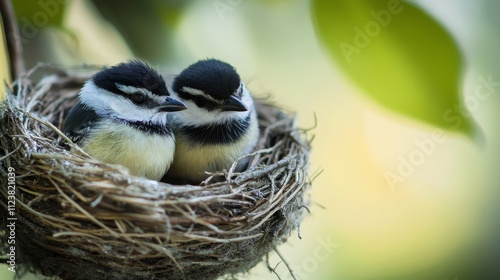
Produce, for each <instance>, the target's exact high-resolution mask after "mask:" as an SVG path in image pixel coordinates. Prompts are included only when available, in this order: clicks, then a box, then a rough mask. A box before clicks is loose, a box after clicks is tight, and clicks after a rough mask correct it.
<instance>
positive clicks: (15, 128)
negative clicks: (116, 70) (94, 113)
mask: <svg viewBox="0 0 500 280" xmlns="http://www.w3.org/2000/svg"><path fill="white" fill-rule="evenodd" d="M95 71H96V69H94V68H91V67H90V68H88V67H82V68H81V69H63V68H57V67H54V66H48V65H41V66H38V67H37V68H36V69H34V70H32V71H31V72H29V73H28V75H27V76H26V77H24V78H22V79H20V80H19V81H17V82H16V83H15V84H14V89H13V90H8V101H7V102H2V103H1V105H0V131H1V134H2V135H3V136H2V137H1V138H0V173H1V176H0V185H1V186H2V188H0V196H1V199H0V211H1V212H2V217H4V219H2V222H3V223H4V224H5V223H6V222H7V221H6V218H5V217H7V210H8V206H7V200H8V195H9V194H8V192H7V188H6V187H5V186H7V174H8V168H9V167H11V168H13V170H15V171H14V173H15V175H16V180H15V184H16V195H15V196H16V199H15V211H16V213H15V214H16V217H17V226H16V238H17V239H18V240H19V241H18V242H17V243H16V244H17V245H16V250H17V255H18V262H21V263H22V264H23V265H26V266H27V267H30V268H33V269H35V270H36V271H39V272H41V273H42V274H43V275H46V276H56V277H59V278H62V279H141V278H148V279H214V278H217V277H219V276H221V275H226V274H233V275H234V274H236V273H239V272H245V271H248V270H249V269H250V268H251V267H253V266H255V265H256V264H257V263H258V262H260V261H261V260H262V259H263V257H264V256H266V255H267V254H268V253H269V252H270V251H272V250H273V249H274V248H276V246H277V245H278V244H280V243H282V242H284V241H285V240H286V238H288V237H289V236H290V234H291V233H292V231H293V230H294V229H296V228H297V227H298V226H299V224H300V222H301V220H302V218H303V216H304V214H305V213H306V212H307V211H306V210H307V206H308V204H309V199H308V191H307V190H308V188H309V187H310V180H309V178H308V175H307V174H308V170H309V154H310V142H309V141H308V139H307V135H306V133H305V131H304V130H299V129H298V128H297V125H296V120H295V118H292V117H290V116H288V115H287V114H285V113H283V111H282V110H281V109H279V108H278V107H276V106H274V105H272V104H269V102H267V101H263V100H257V102H256V108H257V112H258V116H259V125H260V128H261V136H260V139H259V142H258V145H257V148H256V150H255V152H254V153H252V154H250V155H247V156H246V157H250V164H249V166H248V168H247V170H245V171H243V172H239V173H237V172H234V167H235V166H236V163H235V164H233V166H232V167H231V168H229V169H228V170H223V171H220V172H217V173H215V174H212V175H211V176H210V177H209V178H208V179H207V180H206V181H205V182H204V183H202V184H200V185H171V184H167V183H162V182H157V181H151V180H147V179H144V178H138V177H133V176H130V175H128V173H127V170H126V169H125V168H123V167H121V166H117V165H110V164H105V163H101V162H98V161H96V160H95V159H92V158H91V157H89V156H88V155H86V154H85V153H84V152H83V151H81V150H79V149H78V147H77V146H76V145H74V144H71V143H70V142H69V140H68V139H67V138H65V136H64V135H63V134H62V133H61V132H60V131H59V130H58V128H59V126H60V124H61V123H62V120H63V119H64V115H65V113H66V112H67V111H68V109H69V108H70V107H71V106H72V105H73V104H74V102H75V101H76V98H77V93H78V91H79V89H80V88H81V86H82V85H83V83H84V81H85V80H86V79H88V78H89V77H90V76H91V75H92V74H93V73H94V72H95ZM40 73H41V74H40ZM34 75H43V76H44V78H43V79H41V80H40V81H39V82H34V81H32V79H33V78H32V77H33V76H34ZM68 147H72V148H73V149H71V151H70V149H69V148H68ZM11 170H12V169H11ZM215 178H218V179H217V180H216V179H215ZM221 178H222V179H221ZM305 211H306V212H305ZM2 228H5V227H2ZM5 238H6V236H5V232H4V236H3V238H2V250H3V251H4V252H5V251H6V250H5V249H6V242H5V241H6V239H5Z"/></svg>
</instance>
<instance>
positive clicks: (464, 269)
mask: <svg viewBox="0 0 500 280" xmlns="http://www.w3.org/2000/svg"><path fill="white" fill-rule="evenodd" d="M14 2H15V3H14V5H15V9H16V14H17V18H18V23H19V27H20V32H21V38H22V46H23V48H24V55H25V59H26V66H27V68H28V69H29V68H30V67H32V66H33V65H35V64H36V63H37V62H52V63H57V64H62V65H68V66H74V65H81V64H83V63H85V64H107V65H112V64H116V63H119V62H121V61H124V60H126V59H129V58H134V57H140V58H142V59H144V60H147V61H148V62H149V63H151V64H152V65H154V66H155V67H157V68H159V69H162V71H163V72H164V73H177V72H179V71H181V70H182V69H183V68H185V67H187V66H188V65H189V64H191V63H193V62H195V61H196V60H199V59H203V58H207V57H215V58H218V59H221V60H224V61H227V62H228V63H230V64H232V65H233V66H235V67H236V69H237V70H238V72H239V73H240V75H241V76H242V78H243V79H244V80H245V81H246V83H247V85H248V87H249V88H250V89H251V91H252V92H253V93H254V95H255V96H262V97H263V96H271V98H272V100H274V101H276V102H277V103H278V104H280V105H281V106H282V107H283V108H285V109H287V110H289V111H290V112H292V113H296V114H297V116H298V119H299V123H300V126H301V127H303V128H311V127H314V126H315V125H316V127H315V129H314V130H312V133H313V134H315V135H316V137H315V140H314V142H313V153H312V159H311V161H312V168H311V174H316V173H318V172H320V171H321V170H322V171H323V172H322V173H321V174H320V175H319V176H318V177H317V178H316V179H315V180H314V182H313V186H312V190H311V198H312V205H311V207H310V210H311V214H310V215H308V216H307V217H306V219H305V220H304V222H303V223H302V225H301V227H300V235H301V236H302V239H299V238H298V234H297V233H295V234H292V236H290V238H289V239H288V241H287V242H286V243H285V244H283V245H282V246H280V247H279V248H278V250H279V251H280V253H281V254H282V255H283V256H285V258H286V261H287V262H288V265H289V266H290V268H291V269H292V270H293V272H294V274H295V276H296V278H297V279H338V280H346V279H347V280H348V279H352V280H359V279H366V280H382V279H389V280H391V279H394V280H396V279H429V280H430V279H436V280H445V279H447V280H458V279H460V280H463V279H500V268H499V265H498V264H500V241H499V236H500V216H499V214H498V213H500V188H499V184H498V181H499V180H500V172H498V169H499V167H498V166H496V164H498V162H499V159H500V145H499V144H500V130H499V128H500V127H499V124H498V120H500V110H499V109H498V108H499V106H500V55H499V50H500V33H499V31H498V26H500V25H499V24H500V19H499V17H498V12H499V11H500V2H499V1H495V0H479V1H467V0H441V1H432V0H415V1H411V2H410V1H409V3H408V5H411V6H412V7H416V9H418V10H419V11H423V12H424V14H425V15H427V16H428V20H430V21H433V22H436V23H437V24H438V25H439V26H441V28H443V30H445V32H446V36H449V37H450V38H452V40H453V41H454V44H455V48H456V49H450V50H449V52H450V53H451V52H457V53H458V54H460V55H459V59H460V61H459V62H460V65H461V66H460V67H459V68H457V66H454V65H451V66H450V65H449V64H446V63H443V62H442V61H441V60H440V58H439V56H437V58H436V60H433V62H434V63H435V64H433V65H431V66H432V67H431V68H422V69H423V70H422V69H421V71H420V72H418V73H417V72H416V73H415V76H417V75H424V76H425V75H426V73H429V74H431V75H433V78H434V79H435V80H438V81H439V79H440V75H436V74H435V73H436V72H437V73H442V74H443V76H446V74H447V73H448V72H454V71H458V72H459V74H460V75H459V78H458V79H457V80H456V81H455V84H456V88H457V91H456V92H451V93H448V95H451V96H452V97H453V98H451V100H452V102H450V103H447V106H449V108H450V109H451V110H453V112H457V111H458V110H459V109H458V108H459V107H457V106H460V105H463V106H464V107H465V108H467V110H461V113H459V116H460V117H463V118H466V119H467V120H470V123H473V124H472V126H474V127H475V128H474V129H475V130H476V131H477V133H475V134H472V133H469V132H468V131H451V132H450V130H449V129H448V128H446V127H443V126H440V125H439V124H438V125H436V124H435V123H434V124H433V123H432V122H429V121H426V120H425V119H424V118H419V117H415V115H412V114H405V112H404V110H403V111H401V110H399V111H398V110H394V108H390V106H386V104H383V102H379V101H378V99H377V98H376V96H375V95H374V94H371V93H368V94H367V91H366V88H365V87H363V84H362V82H363V78H364V77H361V79H360V77H359V76H357V77H353V75H354V76H355V75H356V74H353V72H350V71H349V69H348V67H347V68H346V67H344V66H342V63H341V62H340V61H339V58H338V56H335V50H332V48H330V47H329V45H328V42H327V40H325V38H322V36H323V35H324V34H323V33H321V32H320V31H318V29H321V28H318V27H321V26H320V25H321V24H323V25H324V24H325V23H321V22H319V21H318V19H317V18H315V17H316V12H315V10H316V11H317V10H318V6H314V5H316V4H317V3H312V2H322V1H304V0H268V1H265V0H260V1H258V0H254V1H246V0H239V1H237V0H210V1H181V0H179V1H174V0H170V1H166V0H164V1H162V0H153V1H131V0H128V1H117V0H116V1H113V0H106V1H98V0H95V1H90V0H86V1H84V0H82V1H77V0H74V1H63V0H41V1H36V2H35V1H33V2H30V4H27V1H14ZM332 2H335V1H332ZM338 2H339V3H340V2H346V1H340V0H339V1H338ZM351 2H353V3H354V2H356V1H351ZM359 2H363V1H359ZM364 2H367V1H364ZM368 2H370V1H368ZM373 2H380V3H382V2H383V4H384V5H385V3H390V2H394V1H392V0H387V1H373ZM396 2H399V1H396ZM313 7H316V8H313ZM339 9H340V8H339ZM335 13H336V14H339V13H343V11H342V10H335V11H332V14H335ZM399 17H401V18H404V17H405V14H404V12H403V13H401V15H399ZM419 20H420V19H419V18H418V17H417V18H412V24H413V25H414V29H412V30H411V31H408V32H416V34H417V33H418V34H425V33H427V32H430V31H428V30H426V29H425V27H426V26H428V25H423V24H421V22H420V21H419ZM344 23H345V22H344ZM341 24H342V23H339V25H341ZM395 24H396V23H395ZM323 28H327V29H328V28H331V29H335V28H336V26H335V19H333V22H332V25H331V26H326V27H325V26H323ZM389 28H390V26H388V27H387V30H390V29H389ZM349 32H350V34H351V35H350V36H351V37H353V36H355V31H352V28H350V29H349ZM384 32H385V30H381V31H380V33H381V34H382V35H383V33H384ZM387 32H389V31H387ZM430 33H432V32H430ZM382 35H381V36H382ZM381 38H383V37H381ZM376 39H377V38H376V37H374V38H373V40H374V41H375V40H376ZM428 40H429V41H428V44H429V45H430V46H431V50H432V48H434V47H435V48H437V49H439V48H440V47H442V44H441V42H442V38H437V37H436V38H433V37H430V38H428ZM325 42H327V43H325ZM395 44H396V45H397V42H396V43H395ZM370 47H371V46H370V45H368V46H366V47H365V48H364V49H363V52H365V53H367V54H369V53H370ZM401 48H407V49H408V48H410V49H411V46H401ZM441 51H443V50H441ZM332 52H333V53H334V54H333V55H332ZM445 52H448V50H445ZM410 53H411V52H410ZM417 53H418V52H417ZM428 53H429V56H430V55H432V51H431V52H428ZM420 55H421V54H420V53H418V55H416V56H414V57H410V58H409V61H417V62H418V61H425V60H426V57H424V56H422V57H420ZM395 56H396V55H395ZM332 58H333V59H332ZM397 58H398V56H396V59H397ZM2 59H3V58H2ZM2 62H3V61H2ZM2 64H3V63H2ZM403 64H404V63H403ZM427 66H429V65H427ZM402 67H403V68H402V70H401V71H404V69H405V68H404V67H405V66H404V65H403V66H402ZM451 67H453V69H451ZM427 71H428V72H427ZM377 74H378V73H377V72H374V73H371V74H370V75H373V76H374V77H375V79H377V80H380V82H381V83H386V84H387V85H388V87H390V84H391V79H397V78H398V77H389V78H390V79H387V78H388V77H386V76H384V75H383V74H382V75H379V76H377ZM357 75H359V74H357ZM436 78H437V79H436ZM374 96H375V98H373V97H374ZM394 96H395V97H394V98H401V96H399V95H397V93H395V94H394ZM443 98H444V97H442V96H440V95H439V94H436V95H432V96H430V98H427V99H425V100H424V101H422V102H423V103H422V104H419V106H418V107H417V109H418V112H419V113H422V114H423V115H426V114H427V110H429V111H431V108H432V107H433V104H437V103H439V102H441V101H442V100H443ZM457 114H458V113H457ZM315 120H317V121H315ZM478 135H479V136H478ZM270 265H271V266H272V267H275V272H276V274H277V275H279V276H277V275H276V274H274V273H272V272H270V271H269V270H268V269H267V267H266V265H265V263H261V264H260V265H258V266H257V267H255V268H254V269H252V270H251V271H250V272H249V273H248V274H245V275H240V276H238V279H292V276H291V274H290V272H289V271H288V269H287V267H286V265H285V263H283V262H282V260H281V259H280V258H279V257H278V256H277V255H276V254H275V253H271V254H270ZM4 268H6V266H5V265H2V266H1V267H0V278H1V279H12V278H13V275H12V274H11V273H10V272H8V271H7V270H6V269H4ZM21 279H38V278H37V276H34V275H24V276H22V277H21Z"/></svg>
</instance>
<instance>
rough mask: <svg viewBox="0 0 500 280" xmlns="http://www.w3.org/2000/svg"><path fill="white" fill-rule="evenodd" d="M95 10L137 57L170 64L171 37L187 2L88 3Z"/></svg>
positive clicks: (113, 0) (95, 0) (125, 0)
mask: <svg viewBox="0 0 500 280" xmlns="http://www.w3.org/2000/svg"><path fill="white" fill-rule="evenodd" d="M92 3H93V4H94V5H95V7H96V8H97V10H98V11H99V12H100V13H101V15H102V16H103V18H105V19H106V20H107V21H108V22H109V23H111V24H112V25H113V26H114V27H115V28H116V29H117V30H118V31H119V32H120V34H121V35H122V36H123V38H124V39H125V41H126V42H127V44H128V46H129V47H130V49H131V50H132V51H133V52H134V54H135V55H137V56H138V57H140V58H143V59H145V60H148V61H151V62H156V63H165V64H168V63H172V62H173V61H174V60H175V59H176V57H177V55H176V54H175V53H174V42H172V38H171V37H172V34H173V33H174V31H175V28H176V26H177V23H178V22H179V19H180V18H181V15H182V12H183V10H184V8H185V7H186V5H188V4H189V1H184V0H145V1H136V0H92Z"/></svg>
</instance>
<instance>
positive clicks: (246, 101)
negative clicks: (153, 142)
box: [167, 59, 259, 183]
mask: <svg viewBox="0 0 500 280" xmlns="http://www.w3.org/2000/svg"><path fill="white" fill-rule="evenodd" d="M170 90H171V92H172V96H175V97H176V98H179V99H180V100H182V101H183V102H184V103H186V104H187V105H188V107H189V109H188V110H186V111H182V112H178V113H175V114H169V122H170V124H171V126H172V128H173V130H174V133H175V135H176V139H177V146H176V150H175V156H174V162H173V164H172V166H171V167H170V169H169V172H168V173H167V176H168V177H171V178H182V179H184V180H186V181H189V182H196V183H198V182H201V181H203V180H204V179H206V178H207V174H206V173H205V171H209V172H214V171H220V170H222V169H229V167H231V165H232V163H233V162H234V161H235V160H236V159H237V158H238V157H240V156H242V155H245V154H247V153H249V152H251V151H252V150H253V148H254V146H255V144H256V143H257V140H258V137H259V127H258V123H257V114H256V112H255V108H254V102H253V99H252V97H251V95H250V92H249V91H248V89H247V88H246V87H245V85H244V84H243V82H242V81H241V79H240V76H239V75H238V73H237V72H236V70H235V69H234V68H233V67H232V66H231V65H229V64H227V63H225V62H222V61H219V60H216V59H206V60H201V61H198V62H196V63H194V64H192V65H191V66H189V67H188V68H186V69H185V70H184V71H182V72H181V73H180V74H179V75H178V76H177V77H175V79H174V80H173V83H172V86H171V88H170ZM247 163H248V161H247V162H245V161H240V162H239V164H238V167H237V171H239V170H241V169H242V168H244V167H245V166H246V165H247Z"/></svg>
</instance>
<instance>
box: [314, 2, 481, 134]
mask: <svg viewBox="0 0 500 280" xmlns="http://www.w3.org/2000/svg"><path fill="white" fill-rule="evenodd" d="M312 14H313V18H314V21H315V28H316V31H317V34H318V37H319V38H320V40H321V41H322V42H323V43H324V44H325V46H326V48H327V50H328V52H329V53H330V54H331V55H332V56H333V58H334V60H335V62H336V63H337V64H338V65H339V66H340V67H341V68H342V69H343V70H344V71H345V72H346V73H347V75H348V76H350V77H351V78H352V79H353V80H354V81H355V82H356V83H357V84H359V85H360V86H361V87H362V88H363V89H364V90H365V92H366V93H367V94H368V95H369V96H370V97H372V98H373V99H375V100H376V101H378V102H379V103H380V104H382V105H384V106H386V107H387V108H389V109H391V110H393V111H396V112H399V113H402V114H404V115H407V116H410V117H413V118H416V119H419V120H421V121H424V122H426V123H429V124H432V125H435V126H438V127H440V128H444V129H447V130H456V131H459V132H462V133H465V134H467V135H469V136H471V135H473V132H474V128H475V127H474V125H473V123H472V121H471V119H470V118H469V117H468V113H467V111H466V110H465V109H464V107H463V106H464V105H463V104H462V103H461V98H460V91H459V84H460V81H461V79H460V76H461V56H460V54H459V51H458V48H457V45H456V44H455V42H454V41H453V40H452V38H451V37H450V35H449V34H448V33H447V32H446V31H445V30H444V29H443V27H441V25H439V24H438V23H437V22H436V21H435V20H434V19H432V18H431V17H430V16H429V15H427V14H426V13H424V12H423V11H422V10H420V9H419V8H417V7H414V6H413V5H411V4H409V3H406V2H402V1H398V0H336V1H329V0H313V1H312Z"/></svg>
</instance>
